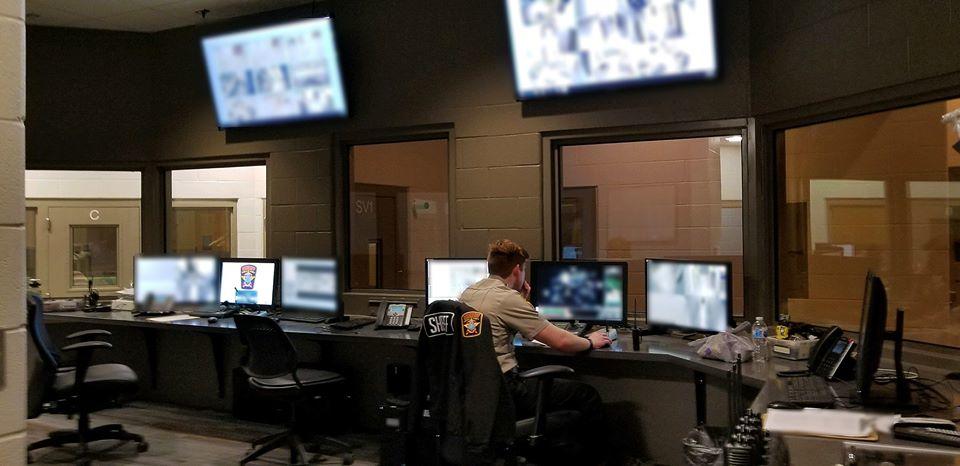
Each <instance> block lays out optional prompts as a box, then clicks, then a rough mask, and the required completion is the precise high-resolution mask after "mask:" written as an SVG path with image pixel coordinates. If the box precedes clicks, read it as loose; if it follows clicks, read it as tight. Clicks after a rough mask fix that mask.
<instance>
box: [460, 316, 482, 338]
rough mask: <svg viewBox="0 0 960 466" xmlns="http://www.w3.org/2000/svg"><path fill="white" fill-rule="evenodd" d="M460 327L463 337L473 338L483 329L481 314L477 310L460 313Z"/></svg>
mask: <svg viewBox="0 0 960 466" xmlns="http://www.w3.org/2000/svg"><path fill="white" fill-rule="evenodd" d="M460 327H461V329H462V331H463V338H473V337H476V336H479V335H480V331H481V330H483V314H481V313H479V312H477V311H470V312H464V313H463V314H461V315H460Z"/></svg>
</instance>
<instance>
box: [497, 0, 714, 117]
mask: <svg viewBox="0 0 960 466" xmlns="http://www.w3.org/2000/svg"><path fill="white" fill-rule="evenodd" d="M505 1H506V8H507V18H508V21H509V27H510V39H511V48H512V52H513V67H514V78H515V84H516V89H517V96H518V97H519V98H520V99H521V100H524V99H534V98H539V97H546V96H554V95H563V94H570V93H575V92H584V91H592V90H598V89H607V88H620V87H627V86H634V85H644V84H653V83H662V82H666V81H675V80H688V79H691V80H695V79H712V78H714V77H716V75H717V50H716V37H715V33H714V5H713V0H505Z"/></svg>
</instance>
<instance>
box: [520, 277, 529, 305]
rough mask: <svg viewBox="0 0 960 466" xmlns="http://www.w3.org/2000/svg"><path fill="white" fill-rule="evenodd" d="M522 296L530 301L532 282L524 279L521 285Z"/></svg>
mask: <svg viewBox="0 0 960 466" xmlns="http://www.w3.org/2000/svg"><path fill="white" fill-rule="evenodd" d="M520 296H523V299H526V300H527V301H530V282H528V281H524V282H523V285H521V286H520Z"/></svg>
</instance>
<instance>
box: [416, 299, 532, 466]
mask: <svg viewBox="0 0 960 466" xmlns="http://www.w3.org/2000/svg"><path fill="white" fill-rule="evenodd" d="M417 373H418V377H417V380H418V383H417V397H416V400H415V404H414V406H413V411H412V412H413V414H414V418H415V419H414V422H415V423H419V424H420V429H421V430H422V429H424V428H426V429H427V430H431V431H433V432H435V433H436V434H437V438H439V444H438V445H436V446H435V447H436V448H437V449H438V453H439V455H438V456H439V458H440V459H441V461H442V462H443V463H452V464H486V463H490V462H492V461H493V460H494V458H496V457H497V456H498V455H499V453H500V452H502V451H504V449H507V448H509V445H510V444H511V442H512V441H513V438H514V434H515V427H516V426H515V414H514V407H513V400H512V398H511V395H510V391H509V389H508V387H507V385H506V382H505V381H504V379H503V374H502V373H501V371H500V365H499V364H498V363H497V358H496V353H495V352H494V349H493V340H492V338H491V336H490V322H489V321H488V320H487V318H486V317H485V316H484V315H483V314H482V313H480V312H477V311H475V310H473V309H472V308H470V307H469V306H467V305H465V304H462V303H459V302H456V301H436V302H434V303H432V304H431V305H430V306H429V307H428V308H427V310H426V312H425V313H424V316H423V324H422V326H421V331H420V339H419V343H418V352H417ZM424 410H426V411H428V412H429V417H428V418H426V417H425V416H420V414H421V413H423V412H424ZM427 424H429V425H427Z"/></svg>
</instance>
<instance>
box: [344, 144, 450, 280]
mask: <svg viewBox="0 0 960 466" xmlns="http://www.w3.org/2000/svg"><path fill="white" fill-rule="evenodd" d="M447 159H448V153H447V140H446V139H435V140H428V141H413V142H400V143H390V144H368V145H357V146H353V147H351V148H350V162H349V166H350V185H349V189H350V197H349V221H350V237H349V250H350V288H351V289H390V290H423V289H424V278H425V273H426V272H425V270H424V260H425V259H426V258H428V257H447V255H448V254H449V251H450V245H449V236H450V226H449V201H448V164H447Z"/></svg>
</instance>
